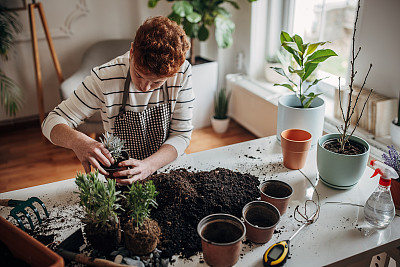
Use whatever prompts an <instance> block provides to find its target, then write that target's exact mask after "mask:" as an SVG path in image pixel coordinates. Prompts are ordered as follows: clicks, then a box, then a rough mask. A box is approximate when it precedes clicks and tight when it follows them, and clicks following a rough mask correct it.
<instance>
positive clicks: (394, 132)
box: [390, 93, 400, 149]
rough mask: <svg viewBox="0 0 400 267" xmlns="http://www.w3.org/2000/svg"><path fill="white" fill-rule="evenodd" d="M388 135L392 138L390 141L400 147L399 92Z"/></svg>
mask: <svg viewBox="0 0 400 267" xmlns="http://www.w3.org/2000/svg"><path fill="white" fill-rule="evenodd" d="M390 136H391V138H392V143H393V144H394V145H395V146H396V147H397V148H399V149H400V93H399V103H398V106H397V118H395V119H394V120H393V121H392V124H391V125H390Z"/></svg>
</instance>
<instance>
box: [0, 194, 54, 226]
mask: <svg viewBox="0 0 400 267" xmlns="http://www.w3.org/2000/svg"><path fill="white" fill-rule="evenodd" d="M35 202H36V203H39V204H40V206H42V208H43V210H44V213H45V214H46V216H47V218H48V217H49V213H48V211H47V209H46V206H45V205H44V203H43V202H42V201H41V200H40V199H39V198H37V197H31V198H29V199H27V200H25V201H24V200H15V199H0V206H6V207H14V208H13V209H12V210H11V211H10V216H12V217H13V218H14V219H15V220H17V222H18V224H19V227H20V228H21V229H22V230H24V231H25V232H26V229H25V227H24V224H23V223H22V218H21V217H20V216H18V214H19V213H22V214H24V215H25V217H26V218H27V219H28V222H29V225H30V226H31V230H32V231H33V230H34V229H35V226H34V225H33V222H32V218H31V216H30V215H29V213H28V212H27V211H26V210H25V208H31V209H32V210H33V212H34V213H35V215H36V217H37V219H38V221H39V224H41V223H42V218H41V217H40V215H39V212H38V210H37V209H36V207H35V206H34V205H33V203H35Z"/></svg>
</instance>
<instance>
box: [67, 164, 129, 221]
mask: <svg viewBox="0 0 400 267" xmlns="http://www.w3.org/2000/svg"><path fill="white" fill-rule="evenodd" d="M98 174H99V172H98V171H96V172H90V173H88V174H84V173H81V172H78V173H77V175H76V178H75V183H76V185H77V186H78V188H79V192H76V193H78V194H79V197H80V201H79V205H80V206H81V207H82V208H83V209H84V211H85V212H86V220H87V221H88V222H91V223H93V224H95V225H97V226H99V227H104V226H107V225H108V226H113V225H115V224H116V223H118V210H119V209H121V206H120V204H118V201H119V200H120V198H121V196H122V195H121V192H120V191H116V189H115V180H114V179H107V182H103V181H101V180H100V179H99V178H98Z"/></svg>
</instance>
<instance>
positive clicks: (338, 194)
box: [0, 136, 400, 266]
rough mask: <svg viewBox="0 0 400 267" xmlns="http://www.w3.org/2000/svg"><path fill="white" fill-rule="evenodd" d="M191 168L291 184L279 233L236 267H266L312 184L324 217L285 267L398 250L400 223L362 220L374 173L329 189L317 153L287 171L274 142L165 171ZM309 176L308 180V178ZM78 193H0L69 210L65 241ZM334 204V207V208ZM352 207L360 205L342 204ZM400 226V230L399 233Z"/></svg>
mask: <svg viewBox="0 0 400 267" xmlns="http://www.w3.org/2000/svg"><path fill="white" fill-rule="evenodd" d="M182 167H183V168H188V167H191V169H190V170H191V171H197V170H212V169H214V168H216V167H224V168H228V169H231V170H233V171H240V172H243V173H250V174H253V175H255V176H257V177H259V179H260V180H267V179H279V180H282V181H285V182H287V183H289V184H290V185H291V186H292V187H293V189H294V193H293V196H292V197H291V201H290V204H289V208H288V211H287V212H286V213H285V214H284V215H283V216H282V218H281V221H280V222H279V224H278V226H277V228H276V229H277V230H279V231H280V232H281V233H277V234H274V236H273V238H272V239H271V240H270V241H269V242H268V243H266V244H264V245H252V246H250V247H249V246H246V245H245V246H244V249H243V253H244V255H243V257H242V258H241V259H240V260H239V262H238V263H237V264H236V266H262V255H263V253H264V252H265V250H266V249H267V248H268V247H269V246H270V245H272V244H273V243H275V242H277V241H281V240H284V239H288V238H289V237H290V236H291V235H292V234H293V233H294V232H295V231H296V230H297V229H298V227H299V223H298V222H297V221H295V220H294V218H293V211H294V209H295V207H296V206H297V205H300V206H303V205H304V202H305V200H306V199H313V200H315V201H317V194H316V193H315V190H314V187H313V186H312V185H311V182H312V183H313V184H314V186H315V188H316V190H317V191H318V193H319V197H320V199H319V200H320V204H321V210H320V216H319V219H318V220H317V221H316V222H315V223H314V224H312V225H309V226H307V227H305V228H304V229H303V230H302V231H301V232H300V233H299V234H298V235H297V236H296V237H295V239H293V241H292V242H291V244H292V246H291V257H290V259H289V260H288V261H287V263H286V265H285V266H327V265H328V266H345V265H346V264H350V263H354V262H358V261H360V260H363V259H370V258H371V257H372V256H374V255H376V254H379V253H381V252H384V251H387V250H389V249H391V248H394V247H398V246H400V227H399V226H400V218H399V217H397V216H396V217H395V219H394V221H393V222H392V224H391V225H390V226H389V227H388V228H386V229H384V230H379V231H374V230H372V231H369V230H370V229H371V228H369V227H368V226H367V224H366V222H365V221H364V212H363V208H362V207H359V206H356V205H364V204H365V201H366V200H367V198H368V197H369V196H370V194H371V193H372V192H373V191H374V189H375V188H376V186H377V185H378V179H370V178H369V177H370V176H371V175H372V173H373V170H372V169H370V168H366V171H365V173H364V175H363V177H362V178H361V180H360V181H359V183H358V184H357V185H356V186H354V187H353V188H352V189H348V190H336V189H331V188H329V187H327V186H325V185H324V184H322V182H320V181H319V179H318V173H317V166H316V150H312V151H310V153H309V155H308V159H307V162H306V166H305V167H304V168H303V169H301V170H300V171H299V170H289V169H287V168H285V167H284V166H283V165H282V155H281V147H280V144H279V143H278V142H277V140H276V137H275V136H272V137H266V138H260V139H256V140H252V141H248V142H243V143H240V144H235V145H231V146H226V147H221V148H217V149H212V150H208V151H203V152H198V153H194V154H189V155H185V156H183V157H181V158H179V159H178V160H176V161H174V162H173V163H171V164H170V165H168V166H166V167H165V168H163V171H168V170H171V169H176V168H182ZM306 177H308V179H307V178H306ZM73 191H77V188H76V186H75V184H74V179H70V180H66V181H61V182H55V183H51V184H47V185H40V186H36V187H31V188H26V189H21V190H16V191H12V192H7V193H2V194H0V198H15V199H26V198H28V197H30V196H37V197H39V198H41V199H42V200H43V201H44V202H45V204H46V205H47V207H48V209H49V210H50V212H52V214H53V216H56V215H57V213H60V212H64V211H63V208H64V207H66V206H68V207H69V208H68V209H67V211H65V212H68V213H71V216H70V217H71V219H70V220H69V221H68V222H65V223H67V224H68V225H69V226H70V230H64V231H63V232H62V233H61V236H60V237H58V238H60V239H61V240H62V239H63V238H65V237H66V236H68V235H69V234H70V233H72V232H73V231H74V230H75V229H76V228H77V227H79V224H80V222H79V219H78V218H74V217H73V216H72V214H73V213H74V209H78V208H79V207H78V206H77V201H78V199H77V195H76V194H73V193H72V192H73ZM332 202H335V203H332ZM337 202H342V203H352V204H356V205H348V204H338V203H337ZM8 212H9V208H0V215H1V216H3V217H7V215H8ZM397 227H399V228H397ZM203 265H205V264H204V263H203V264H202V263H200V261H199V256H195V257H193V259H192V260H191V261H184V260H182V259H177V261H176V262H175V263H174V266H203Z"/></svg>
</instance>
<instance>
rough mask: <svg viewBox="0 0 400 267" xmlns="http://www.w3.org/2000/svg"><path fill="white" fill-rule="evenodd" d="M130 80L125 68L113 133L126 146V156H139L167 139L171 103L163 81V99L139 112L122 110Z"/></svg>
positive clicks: (140, 158) (157, 146)
mask: <svg viewBox="0 0 400 267" xmlns="http://www.w3.org/2000/svg"><path fill="white" fill-rule="evenodd" d="M130 83H131V75H130V71H129V69H128V74H127V76H126V80H125V85H124V95H123V98H122V106H121V108H120V111H119V115H118V117H117V118H116V119H115V125H114V127H115V130H114V134H115V135H117V136H118V137H119V138H121V139H122V140H124V141H125V147H126V148H127V149H128V150H129V151H128V152H129V155H130V157H132V158H134V159H138V160H143V159H145V158H147V157H149V156H151V155H152V154H154V153H155V152H157V150H158V149H160V147H161V145H162V144H163V143H164V142H165V140H167V138H168V132H169V126H170V114H171V106H170V105H169V101H168V90H167V86H166V83H164V85H163V89H162V92H163V102H164V103H162V104H159V105H157V106H154V107H151V108H149V109H145V110H144V111H142V112H133V111H130V110H125V106H126V102H127V99H128V95H129V86H130ZM165 96H167V97H165Z"/></svg>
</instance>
